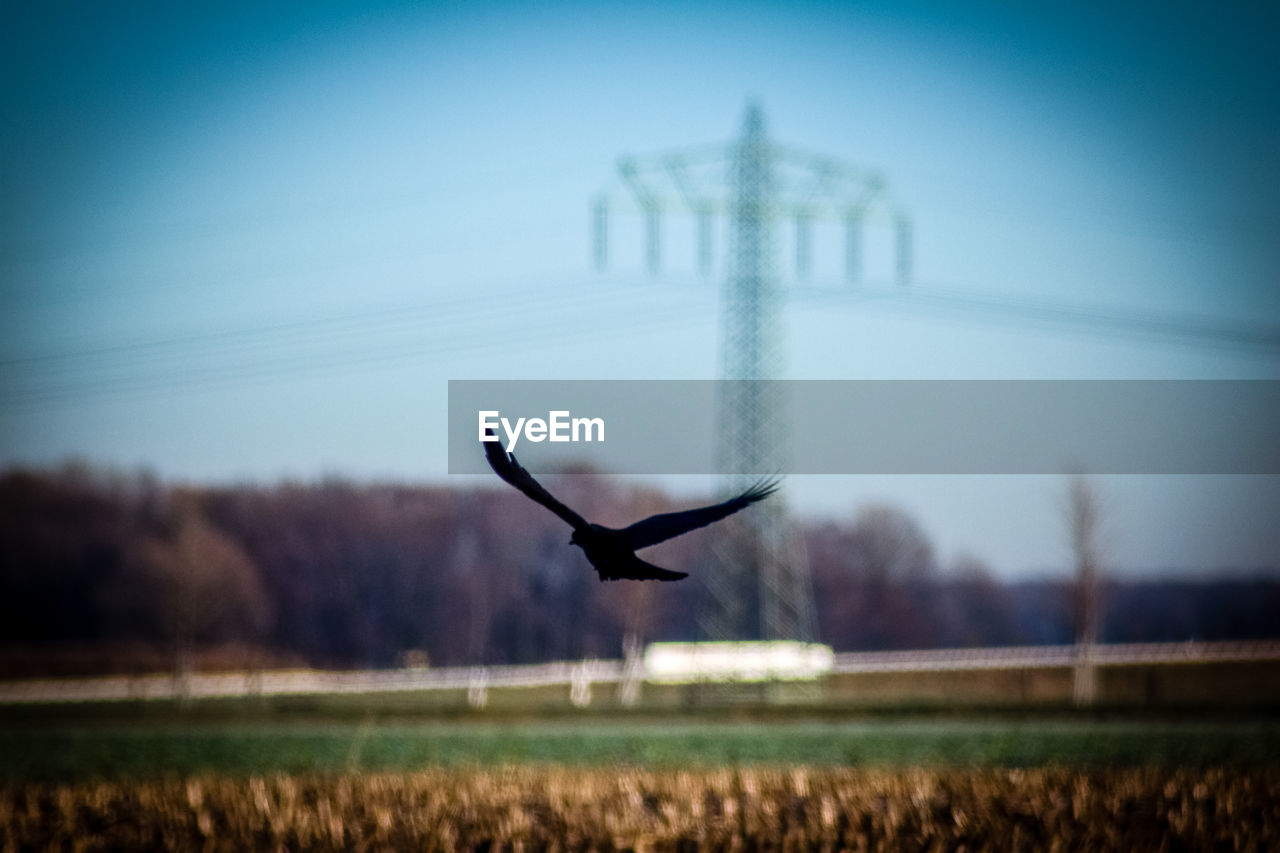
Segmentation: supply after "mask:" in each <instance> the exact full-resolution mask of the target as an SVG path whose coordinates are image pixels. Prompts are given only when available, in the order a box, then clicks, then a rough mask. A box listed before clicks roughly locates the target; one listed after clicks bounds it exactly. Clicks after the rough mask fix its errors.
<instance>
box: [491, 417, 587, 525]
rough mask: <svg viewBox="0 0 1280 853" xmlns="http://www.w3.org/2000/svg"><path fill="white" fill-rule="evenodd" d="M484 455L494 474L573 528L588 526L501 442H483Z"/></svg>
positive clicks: (583, 519)
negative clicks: (553, 495) (544, 486)
mask: <svg viewBox="0 0 1280 853" xmlns="http://www.w3.org/2000/svg"><path fill="white" fill-rule="evenodd" d="M490 434H492V433H490ZM484 455H485V457H486V458H487V459H488V460H489V467H490V468H492V469H493V472H494V473H495V474H497V475H498V476H499V477H501V478H502V479H504V480H506V481H507V482H508V483H510V484H511V485H513V486H515V487H516V488H517V489H519V490H520V491H522V492H524V493H525V494H526V495H528V496H529V497H531V498H533V499H534V500H535V501H537V502H538V503H540V504H542V505H543V506H545V507H546V508H547V509H549V510H551V511H552V512H554V513H555V514H556V515H558V516H560V517H561V518H563V519H564V520H565V521H567V522H569V524H570V525H572V527H573V529H574V530H577V529H578V528H581V527H587V526H588V524H587V520H586V519H585V518H583V517H582V516H580V515H578V514H577V513H576V512H574V511H573V510H571V509H569V508H568V507H567V506H565V505H564V504H562V503H560V501H558V500H556V499H555V498H554V497H552V495H551V493H550V492H548V491H547V490H546V489H544V488H543V487H542V484H541V483H539V482H538V481H537V480H535V479H533V475H532V474H530V473H529V472H528V471H526V470H525V469H524V468H523V467H522V466H521V465H520V463H519V462H517V461H516V457H515V454H514V453H508V452H507V451H505V450H503V449H502V442H500V441H486V442H484Z"/></svg>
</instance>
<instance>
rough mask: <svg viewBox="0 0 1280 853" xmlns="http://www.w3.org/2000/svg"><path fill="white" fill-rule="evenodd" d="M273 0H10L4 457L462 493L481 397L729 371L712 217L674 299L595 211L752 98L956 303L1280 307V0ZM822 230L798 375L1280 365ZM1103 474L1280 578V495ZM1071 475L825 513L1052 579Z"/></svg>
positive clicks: (1132, 516)
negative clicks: (1250, 0)
mask: <svg viewBox="0 0 1280 853" xmlns="http://www.w3.org/2000/svg"><path fill="white" fill-rule="evenodd" d="M261 5H262V4H234V3H231V4H227V3H217V4H213V3H211V4H205V5H202V4H198V3H197V4H183V5H181V6H175V5H173V4H161V3H155V4H142V3H125V4H111V5H110V6H108V5H105V4H89V3H84V4H78V3H61V4H59V3H51V4H29V5H23V6H19V5H18V4H6V5H4V7H3V9H0V33H2V34H0V70H2V71H3V73H4V75H5V79H6V80H7V81H10V82H9V83H8V84H7V85H6V87H5V89H4V91H3V92H0V299H2V300H3V306H4V310H3V320H0V328H2V331H3V334H2V335H0V360H2V362H3V367H2V368H0V401H3V402H2V403H0V464H54V463H56V462H58V461H59V460H62V459H65V458H67V457H69V456H79V457H83V458H87V459H89V460H92V461H96V462H100V463H104V464H108V465H113V466H118V467H122V468H132V467H135V466H146V467H150V468H152V469H154V470H156V471H158V472H160V473H161V474H163V475H165V476H169V477H175V478H186V479H195V480H201V481H229V480H240V479H250V480H256V481H271V480H274V479H276V478H279V477H296V478H315V477H319V476H325V475H329V474H337V475H342V476H349V477H354V478H360V479H372V478H376V479H395V480H410V481H412V480H422V479H432V480H436V479H442V478H444V477H445V474H444V470H445V452H444V448H443V446H442V442H443V435H444V405H445V383H446V382H447V380H448V379H451V378H646V379H651V378H707V377H712V376H714V375H715V371H716V369H717V363H718V351H717V340H716V337H717V296H718V292H719V280H720V277H721V276H720V272H721V270H720V269H719V268H717V270H716V274H715V275H713V276H712V277H711V278H710V279H705V280H704V279H702V278H700V277H699V276H698V275H697V274H696V271H695V269H694V265H693V263H692V250H691V248H690V246H691V243H690V239H689V233H690V229H691V223H690V222H688V221H687V220H682V219H679V218H678V217H671V218H670V220H669V221H668V222H667V224H666V229H667V230H666V232H665V237H666V243H667V247H668V249H669V251H668V252H667V253H666V255H665V256H664V264H663V270H664V272H663V275H662V276H661V277H660V278H659V279H658V280H656V281H651V280H650V279H649V278H648V277H647V276H646V274H645V273H644V271H643V265H642V264H641V262H640V257H641V251H640V239H639V238H640V234H641V230H642V223H641V221H640V219H639V218H638V217H635V216H630V217H628V216H626V215H620V216H618V217H616V218H615V220H614V222H613V227H612V236H613V239H614V244H613V247H614V252H613V257H612V258H611V264H610V267H609V269H608V271H607V272H606V273H605V274H604V275H600V274H598V273H596V272H595V271H594V270H593V269H592V267H591V264H590V242H589V204H590V200H591V198H592V196H593V195H594V194H595V193H597V192H599V191H601V190H605V189H610V188H614V189H616V188H617V186H618V182H617V177H616V163H617V159H618V157H620V156H622V155H626V154H646V153H651V152H661V151H667V150H678V149H682V148H686V147H688V146H693V145H700V144H705V143H718V142H727V141H729V140H731V139H732V138H733V137H734V135H735V134H736V133H737V132H738V130H739V126H740V123H741V121H742V114H743V111H744V108H745V106H746V104H747V102H748V101H749V100H750V99H754V100H755V101H756V102H757V103H759V104H760V105H761V107H762V108H763V110H764V112H765V117H766V121H767V122H768V128H769V132H770V133H771V135H772V136H773V137H774V138H775V139H778V140H780V141H784V142H786V143H789V144H792V145H795V146H797V147H800V148H804V149H807V150H812V151H817V152H821V153H823V154H827V155H829V156H832V157H836V158H839V159H842V160H846V161H849V162H851V163H854V164H859V165H863V166H867V167H871V168H875V169H878V170H880V171H882V172H883V173H884V175H885V176H886V178H887V180H888V182H889V186H890V189H891V192H892V194H893V197H894V199H895V200H896V201H897V202H898V203H900V204H901V205H902V207H903V208H904V209H906V210H908V211H910V214H911V216H912V219H913V222H914V233H915V239H916V256H915V271H916V280H917V287H918V288H919V289H920V290H921V291H922V292H946V293H961V294H986V295H989V296H991V297H992V298H995V299H997V300H1005V301H1010V300H1011V301H1014V302H1019V301H1021V302H1027V301H1030V302H1032V303H1035V304H1042V303H1045V302H1052V303H1055V304H1056V303H1058V302H1065V303H1069V304H1079V305H1085V306H1091V307H1090V310H1092V311H1095V312H1097V313H1099V314H1101V315H1106V314H1108V312H1111V313H1112V314H1114V315H1116V316H1123V317H1136V318H1138V319H1139V320H1142V319H1144V318H1151V317H1163V316H1165V315H1175V316H1177V317H1180V318H1186V319H1185V323H1186V325H1188V326H1189V327H1193V328H1194V327H1197V325H1198V324H1199V325H1203V324H1208V323H1225V324H1227V325H1228V326H1229V327H1234V326H1248V325H1264V326H1271V327H1274V326H1275V325H1276V324H1277V323H1278V322H1280V288H1277V287H1276V284H1277V283H1278V282H1280V244H1278V243H1277V241H1276V240H1275V236H1274V235H1275V234H1276V233H1280V206H1278V205H1277V202H1278V201H1280V157H1277V156H1276V154H1275V151H1277V150H1280V86H1278V85H1277V82H1278V81H1280V60H1278V59H1277V58H1276V55H1275V52H1274V49H1273V46H1274V44H1275V43H1276V37H1277V36H1278V35H1280V24H1278V23H1277V19H1276V17H1277V16H1276V15H1275V14H1274V13H1270V12H1267V11H1263V10H1261V6H1260V4H1240V5H1236V4H1225V5H1215V6H1213V7H1212V8H1209V7H1208V6H1207V5H1205V6H1203V7H1202V6H1199V5H1192V4H1155V3H1140V4H1135V3H1119V4H1073V5H1072V6H1071V7H1069V8H1065V7H1064V8H1063V9H1061V10H1059V11H1044V10H1039V9H1036V10H1033V9H1032V8H1031V7H1030V6H1027V7H1025V8H1024V7H1023V6H1020V5H1017V4H999V3H946V4H941V3H939V4H931V3H908V4H889V3H870V4H856V5H854V4H850V5H843V4H769V3H747V4H719V5H716V4H699V5H697V6H696V7H694V6H689V5H682V4H669V5H663V4H656V5H655V4H644V5H643V6H641V5H639V4H586V3H583V4H572V3H559V4H556V3H550V4H539V5H537V7H536V8H533V7H532V4H434V5H431V6H430V7H423V6H419V5H417V4H314V3H307V4H302V3H298V4H273V5H271V6H270V7H269V8H267V9H262V8H260V6H261ZM695 9H696V11H695ZM817 236H818V238H819V243H820V245H819V247H818V261H819V270H818V271H817V272H816V274H815V278H814V281H813V283H812V285H811V287H809V288H808V289H807V290H808V291H809V292H806V293H799V292H796V293H795V294H794V295H792V296H791V297H789V299H788V301H787V313H786V323H787V328H788V333H789V334H788V367H787V370H786V372H785V375H786V376H789V377H794V378H1277V377H1278V375H1280V356H1278V355H1277V354H1276V351H1275V350H1274V348H1272V349H1260V348H1248V347H1242V346H1230V345H1225V346H1224V345H1220V344H1219V345H1214V344H1205V343H1203V342H1198V341H1195V340H1189V339H1151V338H1148V337H1143V336H1141V335H1138V334H1129V333H1117V332H1115V331H1114V330H1113V331H1109V332H1102V331H1099V330H1097V329H1092V330H1091V329H1089V328H1087V327H1082V326H1080V325H1073V326H1069V327H1063V326H1058V325H1053V324H1046V323H1043V322H1029V321H1024V320H1017V319H1009V318H1003V319H1000V318H998V317H996V316H995V315H991V314H990V313H989V312H983V311H956V310H952V308H946V309H945V310H944V309H941V308H937V307H936V306H935V307H928V306H921V305H919V304H916V303H910V302H901V301H895V300H893V299H892V298H886V299H882V300H878V299H868V298H866V297H867V296H868V295H871V296H875V295H877V294H879V295H883V296H886V297H888V296H889V295H890V294H891V290H890V286H889V284H888V283H887V281H885V280H886V279H887V277H888V275H889V260H888V258H889V249H888V238H887V234H883V233H878V232H875V231H874V230H872V231H871V232H869V234H868V240H869V258H868V268H867V276H868V279H869V280H868V283H867V284H866V285H865V288H864V291H863V293H862V298H849V297H848V296H847V294H842V293H839V291H840V289H841V283H840V281H839V273H838V269H837V268H836V266H834V265H833V263H831V259H832V258H834V257H835V256H836V255H837V254H838V250H839V247H838V246H837V245H835V244H834V243H831V242H830V241H828V242H825V243H824V242H822V241H823V239H824V235H823V232H819V234H818V235H817ZM827 236H830V235H827ZM783 243H784V252H785V243H786V238H785V236H784V238H783ZM720 245H723V241H721V243H720ZM784 261H785V258H784ZM785 267H786V264H785V263H783V268H784V269H785ZM832 290H834V291H837V293H835V294H834V295H832V294H831V293H830V292H829V291H832ZM812 291H817V292H818V293H817V294H815V293H813V292H812ZM1019 304H1021V303H1019ZM670 485H671V486H672V487H673V488H677V489H686V490H697V489H702V488H705V487H706V485H707V484H706V483H704V482H702V481H697V482H691V483H679V482H673V483H671V484H670ZM1100 486H1101V487H1102V488H1103V490H1104V491H1105V492H1107V493H1108V494H1109V496H1110V497H1109V500H1110V501H1111V503H1112V504H1113V506H1114V510H1113V520H1114V524H1113V525H1112V526H1113V527H1114V528H1115V531H1114V533H1113V540H1114V541H1113V545H1112V549H1113V552H1112V553H1113V555H1114V562H1115V563H1116V564H1117V566H1119V567H1122V568H1127V569H1129V570H1132V571H1146V570H1158V569H1166V568H1168V569H1175V570H1182V571H1205V570H1214V569H1218V568H1223V567H1230V566H1236V567H1241V568H1251V567H1255V566H1278V565H1280V533H1278V532H1277V531H1276V530H1275V529H1274V524H1273V519H1274V515H1275V509H1276V507H1278V506H1280V486H1278V485H1277V484H1276V483H1275V478H1261V477H1252V478H1250V477H1244V478H1239V477H1238V478H1106V479H1105V480H1104V481H1102V482H1101V483H1100ZM1060 491H1061V483H1060V482H1059V480H1058V478H1053V477H1024V478H928V477H923V478H922V477H915V478H908V477H899V478H837V477H818V478H802V477H796V478H792V482H791V483H790V500H791V501H792V503H793V505H794V506H796V507H797V509H798V510H799V511H801V512H804V513H806V514H809V515H817V516H832V517H838V516H847V515H848V514H850V513H852V512H854V511H855V510H856V509H857V507H859V506H861V505H864V504H866V503H868V502H876V501H879V502H890V503H896V504H900V505H903V506H905V507H907V508H908V509H909V510H911V511H912V512H913V513H915V514H916V516H917V517H918V518H919V520H920V521H921V522H922V524H923V526H924V527H925V529H926V531H927V532H929V533H930V534H931V535H932V536H933V538H934V540H935V542H936V543H937V544H938V546H939V551H940V556H942V558H943V559H944V560H945V559H947V558H949V557H951V556H954V555H955V554H957V553H960V552H968V553H972V554H975V555H977V556H979V557H982V558H984V559H986V560H988V561H989V562H990V563H991V564H992V565H993V567H994V568H995V569H996V570H997V571H999V572H1001V573H1003V574H1018V573H1022V572H1028V571H1031V572H1039V571H1053V570H1055V569H1058V568H1060V567H1062V566H1063V565H1065V563H1064V560H1065V549H1064V545H1063V541H1064V536H1063V534H1062V531H1061V529H1060V527H1061V522H1060V518H1059V515H1060V513H1059V510H1058V508H1057V502H1058V495H1059V493H1060Z"/></svg>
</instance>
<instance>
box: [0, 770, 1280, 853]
mask: <svg viewBox="0 0 1280 853" xmlns="http://www.w3.org/2000/svg"><path fill="white" fill-rule="evenodd" d="M1276 803H1280V770H1274V769H1272V770H1241V769H1217V770H1214V769H1210V770H1177V769H1174V770H1160V769H1132V770H1097V771H1079V770H1066V769H1037V770H998V769H973V770H957V769H952V770H921V769H909V770H859V769H808V768H777V769H768V768H752V769H748V768H739V769H728V768H726V769H712V770H699V771H687V772H684V771H646V770H638V769H629V768H627V769H616V770H610V769H606V768H596V769H590V770H581V769H569V768H563V767H555V766H546V767H537V766H521V767H512V768H499V769H490V770H480V769H475V770H431V771H425V772H418V773H401V774H377V775H345V776H311V777H294V776H284V775H277V776H270V777H248V778H230V777H218V776H205V777H193V778H187V779H172V780H167V781H142V782H128V783H120V782H86V783H78V784H54V783H49V784H27V785H17V786H10V787H7V788H3V789H0V848H2V849H4V850H14V849H24V848H36V849H39V848H58V849H68V850H70V849H103V848H108V849H159V848H166V849H203V850H211V849H212V850H218V849H228V850H232V849H273V850H274V849H281V848H286V849H299V848H308V849H357V850H359V849H384V850H407V849H425V850H456V849H491V848H492V849H511V850H601V851H605V850H628V849H629V850H637V851H640V850H655V851H656V850H766V849H767V850H958V849H965V850H1029V849H1036V850H1040V849H1043V850H1181V849H1192V850H1195V849H1210V848H1212V849H1226V850H1268V849H1271V850H1276V849H1280V808H1278V807H1277V805H1276Z"/></svg>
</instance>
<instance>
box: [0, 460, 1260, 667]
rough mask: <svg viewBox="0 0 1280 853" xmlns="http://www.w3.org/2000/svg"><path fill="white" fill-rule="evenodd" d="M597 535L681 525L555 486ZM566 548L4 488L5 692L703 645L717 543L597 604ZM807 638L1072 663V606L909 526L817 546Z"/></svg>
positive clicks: (418, 528)
mask: <svg viewBox="0 0 1280 853" xmlns="http://www.w3.org/2000/svg"><path fill="white" fill-rule="evenodd" d="M549 483H550V485H551V488H552V489H553V490H554V491H555V492H556V493H557V494H558V495H560V496H561V497H562V498H563V499H564V500H565V501H566V502H568V503H569V504H571V505H573V506H576V507H580V508H582V509H583V510H584V511H586V512H587V514H589V515H590V516H591V517H592V518H593V519H597V520H599V521H600V522H601V523H604V524H625V523H629V521H631V520H634V519H636V518H639V517H642V516H645V515H648V514H650V513H654V512H663V511H669V510H672V509H677V508H680V507H681V506H682V505H683V504H677V503H675V502H673V501H672V500H671V499H670V498H669V497H668V496H666V495H665V494H663V493H661V492H658V491H655V490H652V489H648V488H641V487H635V486H631V485H623V484H619V483H618V482H616V481H613V480H610V479H607V478H603V477H593V476H584V475H577V476H572V475H564V476H560V477H557V478H552V479H550V480H549ZM568 537H569V531H568V528H567V527H565V525H564V524H562V523H561V522H560V521H559V520H557V519H555V518H554V517H553V516H552V515H550V514H549V513H547V512H546V511H545V510H543V509H542V508H541V507H538V506H536V505H534V504H533V503H532V502H530V501H528V500H527V499H525V498H523V497H522V496H520V495H519V494H517V493H516V492H515V491H514V490H511V489H507V488H500V487H493V488H475V489H446V488H429V487H420V486H402V485H357V484H353V483H349V482H344V481H338V480H333V481H324V482H320V483H308V484H298V483H285V484H281V485H276V486H271V487H260V486H230V487H193V486H176V485H170V484H166V483H163V482H161V481H159V480H158V479H156V478H155V477H152V476H148V475H145V474H130V475H121V474H115V473H110V472H103V471H99V470H95V469H91V468H88V467H86V466H82V465H72V466H67V467H64V468H62V469H60V470H57V471H10V472H8V473H5V474H3V475H0V675H33V674H42V673H48V674H58V673H71V672H84V671H129V670H138V669H153V668H167V667H170V666H174V665H177V666H202V667H214V666H269V665H281V664H308V665H313V666H342V667H348V666H349V667H366V666H367V667H382V666H394V665H401V664H406V663H407V664H418V665H420V664H423V663H427V662H429V663H431V664H435V665H461V664H472V663H482V662H483V663H524V662H536V661H543V660H556V659H573V658H580V657H618V656H619V655H620V654H621V651H622V645H623V638H624V637H625V636H628V635H634V636H636V637H637V638H639V639H641V640H642V641H650V640H681V639H683V640H692V639H697V638H699V629H698V612H699V608H700V605H701V600H702V596H704V595H706V594H707V591H706V590H705V589H704V588H703V586H702V585H701V584H699V583H698V573H699V567H700V566H706V565H707V564H708V562H709V561H710V560H711V558H712V556H711V551H710V548H711V546H712V543H713V541H714V538H715V533H714V531H703V532H701V533H699V534H696V535H690V536H686V537H681V538H679V539H676V540H674V541H672V542H669V543H664V544H663V545H661V546H659V547H657V548H655V549H653V550H652V551H649V552H646V557H647V558H649V557H651V558H652V561H653V562H655V563H657V564H658V565H666V566H671V567H675V568H680V569H682V570H690V571H691V572H692V573H693V577H692V578H691V579H690V580H688V581H685V582H683V583H679V584H657V583H603V584H602V583H600V582H598V581H597V580H596V577H595V574H594V573H593V572H592V571H591V570H590V568H589V567H588V565H587V564H586V562H585V560H584V559H583V558H582V556H581V554H580V552H579V551H578V550H577V549H576V548H571V547H569V545H568ZM803 540H804V544H805V547H806V549H807V552H808V560H809V564H810V568H811V572H812V576H813V584H814V590H815V599H816V604H817V619H818V624H819V631H820V635H821V637H820V639H822V640H823V641H824V642H827V643H830V644H831V645H833V646H834V647H835V648H836V649H837V650H874V649H894V648H938V647H947V646H980V645H1007V644H1035V643H1065V642H1070V641H1071V638H1072V637H1073V635H1074V631H1073V626H1072V618H1073V617H1072V613H1073V606H1072V601H1073V598H1072V589H1071V586H1070V584H1069V582H1068V581H1067V580H1066V579H1065V578H1064V580H1063V581H1061V582H1048V581H1039V582H1019V583H1014V584H1004V583H1000V582H998V581H996V580H994V579H993V578H992V577H991V575H990V573H989V572H988V571H987V570H986V568H985V567H984V566H983V565H982V564H981V562H979V561H978V560H976V559H960V560H956V561H953V562H952V563H950V564H947V565H940V564H939V561H938V559H937V556H936V554H935V552H934V549H933V547H932V545H931V544H930V542H929V539H928V537H927V536H926V535H925V533H924V532H923V531H922V530H921V528H920V527H919V525H918V524H916V522H915V521H914V520H913V519H911V518H910V517H909V516H908V515H906V514H905V513H903V512H901V511H899V510H896V509H893V508H888V507H871V508H867V509H864V510H862V511H861V512H859V513H858V514H856V515H854V516H852V517H850V518H849V519H848V520H847V521H843V522H838V523H837V522H823V523H814V524H809V525H807V526H806V527H805V528H804V530H803ZM1277 614H1280V582H1277V581H1275V580H1248V581H1245V580H1239V581H1218V582H1175V581H1147V582H1124V583H1113V584H1111V585H1110V586H1109V587H1108V589H1107V594H1106V598H1105V610H1104V621H1103V638H1104V639H1105V640H1112V641H1125V642H1137V641H1156V640H1186V639H1200V640H1212V639H1232V638H1253V637H1269V636H1276V635H1278V634H1280V630H1278V629H1277Z"/></svg>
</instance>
